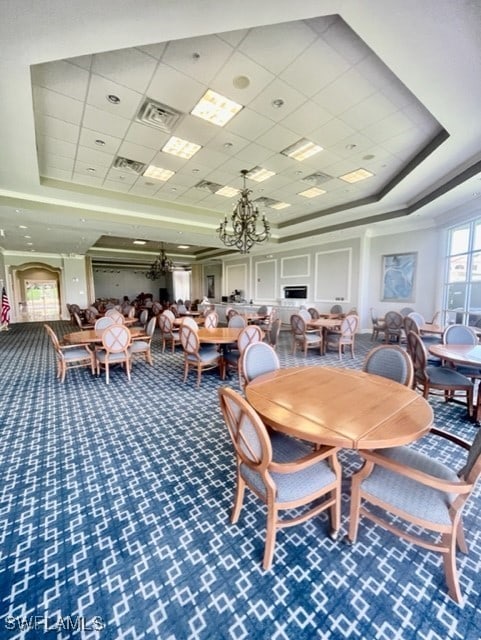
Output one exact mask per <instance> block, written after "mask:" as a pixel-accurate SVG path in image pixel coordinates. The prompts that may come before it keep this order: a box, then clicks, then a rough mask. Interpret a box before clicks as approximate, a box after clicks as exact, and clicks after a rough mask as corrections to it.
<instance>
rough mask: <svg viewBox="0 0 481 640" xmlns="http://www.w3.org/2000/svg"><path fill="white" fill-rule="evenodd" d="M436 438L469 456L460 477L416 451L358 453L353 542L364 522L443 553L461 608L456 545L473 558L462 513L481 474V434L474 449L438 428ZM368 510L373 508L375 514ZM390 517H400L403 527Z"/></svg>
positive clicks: (395, 449)
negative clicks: (367, 521) (358, 465)
mask: <svg viewBox="0 0 481 640" xmlns="http://www.w3.org/2000/svg"><path fill="white" fill-rule="evenodd" d="M431 433H432V434H434V435H435V436H439V437H442V438H445V439H446V440H449V441H450V442H453V443H455V444H456V445H458V446H459V447H461V448H463V449H465V450H468V451H469V454H468V457H467V460H466V462H465V463H464V466H463V468H462V469H461V470H460V471H458V472H456V471H455V470H453V469H452V467H451V465H449V464H446V462H445V461H444V460H443V461H437V460H435V459H433V457H432V455H426V454H424V453H421V452H419V451H417V450H416V448H415V446H410V447H393V448H390V449H379V450H377V451H359V454H360V455H361V457H362V458H363V459H364V466H363V468H362V469H361V471H359V472H358V473H356V474H354V476H353V477H352V490H351V512H350V523H349V534H348V539H349V540H350V541H351V542H353V543H354V542H355V541H356V538H357V532H358V526H359V520H360V518H361V517H365V518H368V519H369V520H372V521H373V522H375V523H376V524H377V525H379V526H381V527H384V528H385V529H387V530H388V531H390V532H391V533H393V534H395V535H397V536H399V537H400V538H403V539H404V540H407V541H408V542H411V543H412V544H415V545H418V546H421V547H423V548H424V549H427V550H429V551H435V552H439V553H441V554H442V556H443V562H444V574H445V577H446V582H447V585H448V591H449V595H450V596H451V598H453V600H455V601H456V602H458V603H461V602H462V595H461V590H460V587H459V581H458V576H457V569H456V544H457V545H458V546H459V548H460V550H461V551H462V552H463V553H467V552H468V548H467V545H466V541H465V538H464V531H463V521H462V512H463V509H464V506H465V504H466V502H467V500H468V498H469V497H470V496H471V494H472V492H473V489H474V487H475V484H476V481H477V479H478V478H479V475H480V474H481V430H478V432H477V434H476V437H475V439H474V442H473V443H472V445H469V444H468V443H466V442H464V441H463V440H461V439H459V438H457V437H456V436H454V435H451V434H449V433H445V432H443V431H440V430H438V429H435V428H433V429H431ZM368 505H374V507H375V510H376V514H374V513H373V512H372V511H371V510H370V509H369V506H368ZM383 511H386V512H387V513H386V514H384V513H383ZM388 514H392V515H394V516H397V518H398V522H399V524H397V523H396V524H394V523H393V522H392V518H389V517H388ZM403 523H408V524H409V525H414V526H415V527H416V529H417V531H414V530H413V528H412V526H411V528H410V530H409V531H408V530H407V528H406V527H405V526H403ZM420 529H422V530H423V531H422V532H419V533H418V531H419V530H420ZM426 532H427V533H428V534H431V538H427V537H426ZM422 534H424V536H422ZM439 535H441V539H440V541H439ZM432 536H436V538H435V539H432Z"/></svg>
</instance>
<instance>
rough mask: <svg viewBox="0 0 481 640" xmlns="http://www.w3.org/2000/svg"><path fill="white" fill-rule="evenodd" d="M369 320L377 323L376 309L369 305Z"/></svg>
mask: <svg viewBox="0 0 481 640" xmlns="http://www.w3.org/2000/svg"><path fill="white" fill-rule="evenodd" d="M371 322H372V323H373V324H377V323H378V322H379V317H378V315H377V311H376V309H375V308H374V307H371Z"/></svg>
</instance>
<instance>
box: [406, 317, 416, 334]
mask: <svg viewBox="0 0 481 640" xmlns="http://www.w3.org/2000/svg"><path fill="white" fill-rule="evenodd" d="M403 327H404V331H405V332H406V335H407V334H408V333H409V332H410V331H414V333H417V334H419V326H418V324H417V322H416V321H415V320H414V318H411V316H404V318H403Z"/></svg>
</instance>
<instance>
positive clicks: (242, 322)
mask: <svg viewBox="0 0 481 640" xmlns="http://www.w3.org/2000/svg"><path fill="white" fill-rule="evenodd" d="M227 326H228V327H229V329H245V328H246V327H247V320H246V319H245V318H244V316H241V315H240V314H239V313H236V314H235V315H233V316H231V318H229V322H228V323H227Z"/></svg>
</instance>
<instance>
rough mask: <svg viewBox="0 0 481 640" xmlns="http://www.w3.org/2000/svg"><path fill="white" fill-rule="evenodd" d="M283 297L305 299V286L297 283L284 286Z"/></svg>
mask: <svg viewBox="0 0 481 640" xmlns="http://www.w3.org/2000/svg"><path fill="white" fill-rule="evenodd" d="M284 298H286V299H287V298H289V299H293V298H297V299H298V300H307V286H306V285H297V286H289V287H284Z"/></svg>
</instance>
